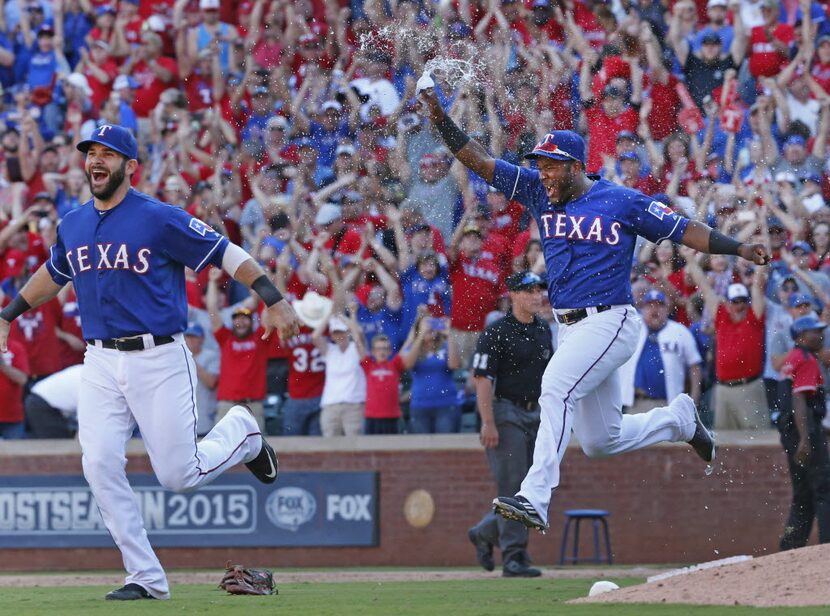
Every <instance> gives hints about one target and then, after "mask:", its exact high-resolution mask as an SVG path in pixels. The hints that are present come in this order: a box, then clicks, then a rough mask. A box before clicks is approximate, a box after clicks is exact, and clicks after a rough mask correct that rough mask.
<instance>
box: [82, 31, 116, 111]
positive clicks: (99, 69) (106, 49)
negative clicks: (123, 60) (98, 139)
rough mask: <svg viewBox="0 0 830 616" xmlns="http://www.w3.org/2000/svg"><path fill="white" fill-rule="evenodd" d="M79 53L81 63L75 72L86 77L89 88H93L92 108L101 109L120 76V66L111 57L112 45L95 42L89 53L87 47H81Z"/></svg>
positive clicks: (104, 42) (99, 41)
mask: <svg viewBox="0 0 830 616" xmlns="http://www.w3.org/2000/svg"><path fill="white" fill-rule="evenodd" d="M79 53H80V55H81V61H80V63H79V65H78V67H77V68H76V69H75V70H76V71H77V72H79V73H81V74H82V75H83V76H84V77H86V80H87V82H88V83H89V87H90V88H92V96H91V97H90V102H91V103H92V107H93V108H94V109H100V108H101V106H102V105H103V104H104V101H105V100H107V97H108V96H109V95H110V91H111V90H112V84H113V82H114V81H115V78H116V77H117V76H118V66H117V65H116V64H115V60H113V59H112V57H111V56H110V45H109V43H107V42H106V41H102V40H97V41H95V42H93V43H92V46H91V47H90V48H89V51H87V48H86V47H81V49H80V51H79Z"/></svg>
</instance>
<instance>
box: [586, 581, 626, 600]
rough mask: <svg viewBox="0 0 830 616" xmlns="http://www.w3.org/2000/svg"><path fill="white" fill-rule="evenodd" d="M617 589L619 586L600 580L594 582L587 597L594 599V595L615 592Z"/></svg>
mask: <svg viewBox="0 0 830 616" xmlns="http://www.w3.org/2000/svg"><path fill="white" fill-rule="evenodd" d="M618 588H619V586H617V585H616V584H614V582H609V581H608V580H600V581H599V582H594V585H593V586H591V590H589V591H588V596H589V597H595V596H596V595H601V594H602V593H605V592H610V591H612V590H617V589H618Z"/></svg>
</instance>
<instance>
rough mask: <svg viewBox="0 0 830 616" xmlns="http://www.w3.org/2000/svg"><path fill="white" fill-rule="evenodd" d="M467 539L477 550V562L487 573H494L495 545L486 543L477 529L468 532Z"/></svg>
mask: <svg viewBox="0 0 830 616" xmlns="http://www.w3.org/2000/svg"><path fill="white" fill-rule="evenodd" d="M467 537H468V538H469V539H470V543H472V544H473V545H474V546H475V548H476V560H477V561H478V564H479V565H481V567H482V568H483V569H484V570H485V571H492V570H493V569H495V568H496V563H495V562H493V544H492V543H490V542H489V541H485V540H484V539H482V538H481V536H480V535H479V534H478V532H477V531H476V529H475V527H473V528H471V529H470V530H468V531H467Z"/></svg>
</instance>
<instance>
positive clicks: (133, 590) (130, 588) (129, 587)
mask: <svg viewBox="0 0 830 616" xmlns="http://www.w3.org/2000/svg"><path fill="white" fill-rule="evenodd" d="M104 599H106V600H107V601H135V600H136V599H155V597H154V596H153V595H151V594H150V593H149V592H147V589H146V588H144V587H143V586H139V585H138V584H126V585H124V586H122V587H121V588H119V589H117V590H112V591H110V592H108V593H107V595H106V596H105V597H104Z"/></svg>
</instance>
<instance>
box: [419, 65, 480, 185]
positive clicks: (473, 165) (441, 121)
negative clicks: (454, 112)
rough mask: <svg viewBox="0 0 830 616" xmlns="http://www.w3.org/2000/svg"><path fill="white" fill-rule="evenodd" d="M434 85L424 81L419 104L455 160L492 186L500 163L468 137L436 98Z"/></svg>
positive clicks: (420, 83) (421, 84)
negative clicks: (491, 183) (497, 163)
mask: <svg viewBox="0 0 830 616" xmlns="http://www.w3.org/2000/svg"><path fill="white" fill-rule="evenodd" d="M431 82H432V80H431V78H429V77H428V76H426V75H425V76H424V77H421V79H419V80H418V85H417V90H416V92H417V95H418V101H419V102H420V103H421V105H422V106H423V108H425V109H426V111H427V116H428V117H429V122H430V124H432V126H433V127H434V128H435V130H436V131H438V134H439V135H441V138H442V139H443V140H444V143H445V144H447V148H449V150H450V152H452V153H453V156H455V157H456V158H457V159H458V160H459V161H460V162H461V163H462V164H463V165H464V166H465V167H467V168H468V169H470V170H471V171H474V172H475V173H477V174H478V175H479V176H481V177H482V178H484V180H485V181H486V182H492V181H493V173H494V172H495V169H496V159H495V158H493V156H491V155H490V153H489V152H488V151H487V150H486V149H485V148H484V146H483V145H481V144H480V143H479V142H478V141H476V140H475V139H471V138H470V137H469V136H467V134H466V133H464V131H463V130H461V129H460V128H459V127H458V125H457V124H456V123H455V122H453V121H452V118H450V116H448V115H447V114H446V112H445V111H444V108H443V107H441V103H440V102H439V101H438V97H437V96H436V95H435V89H434V88H433V86H432V85H429V84H430V83H431Z"/></svg>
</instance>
